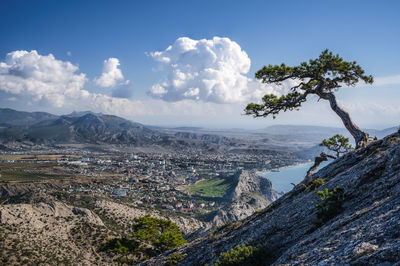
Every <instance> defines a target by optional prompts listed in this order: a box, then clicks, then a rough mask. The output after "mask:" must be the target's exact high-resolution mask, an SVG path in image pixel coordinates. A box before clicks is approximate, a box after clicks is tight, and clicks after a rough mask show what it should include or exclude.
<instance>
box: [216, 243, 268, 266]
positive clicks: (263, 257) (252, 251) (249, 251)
mask: <svg viewBox="0 0 400 266" xmlns="http://www.w3.org/2000/svg"><path fill="white" fill-rule="evenodd" d="M270 258H271V253H270V251H269V250H268V249H267V247H263V246H251V245H246V244H242V245H238V246H236V247H234V248H232V249H230V250H228V251H227V252H222V253H221V254H219V259H218V260H217V261H216V262H215V264H214V265H215V266H242V265H243V266H247V265H248V266H257V265H266V264H268V263H267V262H268V261H269V259H270Z"/></svg>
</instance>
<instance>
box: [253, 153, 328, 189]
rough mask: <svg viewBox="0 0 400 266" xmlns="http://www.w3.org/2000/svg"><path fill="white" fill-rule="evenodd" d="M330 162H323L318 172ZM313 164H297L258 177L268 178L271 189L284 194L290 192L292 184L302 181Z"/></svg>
mask: <svg viewBox="0 0 400 266" xmlns="http://www.w3.org/2000/svg"><path fill="white" fill-rule="evenodd" d="M329 163H330V162H329V161H328V162H323V163H321V165H320V166H319V167H318V170H319V169H321V168H323V167H324V166H326V165H327V164H329ZM313 164H314V163H313V162H309V163H304V164H297V165H293V166H288V167H284V168H281V169H279V172H265V173H260V176H262V177H265V178H268V179H269V180H270V181H271V183H272V187H273V188H274V189H275V190H276V191H278V192H279V193H281V192H283V193H286V192H288V191H290V190H292V188H293V185H292V184H290V183H294V184H299V183H300V182H301V181H303V179H304V177H305V176H306V173H307V171H308V169H310V167H311V166H312V165H313Z"/></svg>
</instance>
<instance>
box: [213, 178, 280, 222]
mask: <svg viewBox="0 0 400 266" xmlns="http://www.w3.org/2000/svg"><path fill="white" fill-rule="evenodd" d="M233 178H234V179H235V180H234V182H235V183H236V184H237V185H236V186H235V188H234V189H233V191H232V192H231V193H230V195H228V201H229V202H230V203H229V204H228V205H226V206H225V207H224V208H222V209H220V210H219V211H218V212H217V214H216V215H215V217H214V218H213V225H214V226H222V225H223V224H225V223H227V222H231V221H237V220H241V219H244V218H246V217H248V216H250V215H252V214H253V213H255V212H257V211H258V210H261V209H264V208H265V207H267V206H268V205H269V204H270V203H271V202H273V201H274V200H276V199H277V198H278V193H277V192H276V191H275V190H273V188H272V184H271V181H269V180H268V179H266V178H263V177H260V176H259V175H257V174H256V172H255V171H238V172H237V173H236V174H235V175H234V177H233Z"/></svg>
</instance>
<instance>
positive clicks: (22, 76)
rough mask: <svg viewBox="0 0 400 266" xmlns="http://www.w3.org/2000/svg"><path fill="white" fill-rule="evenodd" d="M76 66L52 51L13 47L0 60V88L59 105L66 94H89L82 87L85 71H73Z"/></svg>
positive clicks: (67, 96)
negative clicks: (12, 50) (43, 51)
mask: <svg viewBox="0 0 400 266" xmlns="http://www.w3.org/2000/svg"><path fill="white" fill-rule="evenodd" d="M77 70H78V67H77V66H74V65H73V64H71V63H70V62H63V61H60V60H56V59H55V58H54V56H53V55H52V54H49V55H47V56H42V55H39V54H38V53H37V51H35V50H32V51H30V52H28V51H14V52H11V53H8V54H7V56H6V59H5V61H4V62H0V90H2V91H4V92H7V93H10V94H13V95H25V96H27V95H29V96H31V97H32V100H34V101H39V100H48V101H50V102H52V104H53V105H55V106H62V105H63V104H64V102H65V99H66V98H72V99H78V98H85V97H88V96H89V92H88V91H86V90H83V89H82V88H83V86H84V84H85V81H86V77H85V74H77V73H76V71H77Z"/></svg>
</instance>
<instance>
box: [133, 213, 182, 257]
mask: <svg viewBox="0 0 400 266" xmlns="http://www.w3.org/2000/svg"><path fill="white" fill-rule="evenodd" d="M133 231H134V232H133V233H132V236H133V238H136V239H138V240H140V241H145V242H148V243H149V244H151V245H153V246H155V247H156V248H157V249H158V250H159V251H160V252H164V251H166V250H170V249H174V248H176V247H178V246H180V245H182V244H185V243H186V240H185V239H184V238H183V236H182V232H181V230H180V228H179V227H178V226H177V225H176V224H175V223H173V222H171V221H169V220H165V219H160V218H154V217H151V216H150V215H146V216H143V217H139V218H136V219H135V222H134V224H133Z"/></svg>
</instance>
